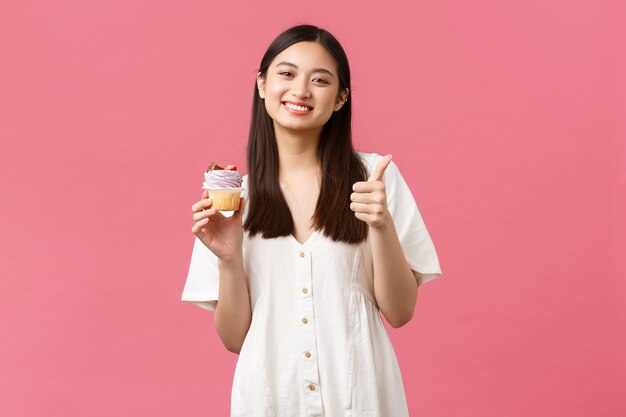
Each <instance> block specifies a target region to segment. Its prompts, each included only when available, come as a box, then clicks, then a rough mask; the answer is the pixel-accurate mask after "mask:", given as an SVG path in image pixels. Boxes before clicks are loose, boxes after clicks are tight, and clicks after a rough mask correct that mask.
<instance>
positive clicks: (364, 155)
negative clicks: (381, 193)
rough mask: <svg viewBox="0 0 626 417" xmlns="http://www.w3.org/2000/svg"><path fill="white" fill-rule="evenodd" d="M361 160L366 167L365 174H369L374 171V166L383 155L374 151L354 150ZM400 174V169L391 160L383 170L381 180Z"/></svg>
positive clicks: (387, 179) (386, 180)
mask: <svg viewBox="0 0 626 417" xmlns="http://www.w3.org/2000/svg"><path fill="white" fill-rule="evenodd" d="M356 153H357V154H358V155H359V157H360V158H361V160H362V161H363V162H364V163H365V166H366V168H367V175H368V176H369V175H371V174H372V172H374V168H376V165H378V162H379V161H380V160H381V159H382V157H383V155H381V154H379V153H376V152H364V151H356ZM399 175H400V171H399V170H398V167H397V165H396V164H395V162H394V161H393V159H392V160H391V162H390V163H389V166H388V167H387V169H386V170H385V174H384V175H383V182H385V183H387V182H388V181H389V180H393V179H395V178H396V177H397V176H399Z"/></svg>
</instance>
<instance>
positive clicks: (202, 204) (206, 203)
mask: <svg viewBox="0 0 626 417" xmlns="http://www.w3.org/2000/svg"><path fill="white" fill-rule="evenodd" d="M211 204H213V200H211V199H210V198H205V199H202V200H200V201H198V202H197V203H195V204H194V205H193V206H191V211H193V212H194V213H195V212H197V211H201V210H205V209H207V208H209V207H211Z"/></svg>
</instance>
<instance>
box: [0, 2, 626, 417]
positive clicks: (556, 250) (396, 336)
mask: <svg viewBox="0 0 626 417" xmlns="http://www.w3.org/2000/svg"><path fill="white" fill-rule="evenodd" d="M349 3H350V4H337V3H336V2H334V1H333V2H330V1H320V2H315V3H302V2H282V1H271V2H267V1H266V2H258V3H256V4H250V5H245V6H244V5H242V4H241V3H239V2H233V3H232V4H229V3H226V2H219V3H211V2H206V1H187V2H165V1H136V0H134V1H129V0H124V1H120V0H113V1H106V2H89V1H82V0H81V1H79V0H66V1H58V0H55V1H38V2H35V1H32V0H20V1H13V2H3V3H2V5H0V158H1V159H2V162H1V163H0V170H1V175H0V190H2V193H3V195H4V196H3V197H2V199H1V200H0V230H1V234H0V242H1V246H0V250H1V253H2V260H1V261H0V297H1V300H0V335H1V337H2V339H1V342H0V416H20V417H35V416H37V417H40V416H66V417H74V416H81V417H82V416H95V417H99V416H103V417H104V416H107V417H108V416H179V415H194V416H200V415H204V416H223V415H226V414H227V410H228V404H229V397H230V385H231V378H232V372H233V368H234V364H235V360H236V356H235V355H233V354H231V353H228V352H227V351H226V350H225V349H224V348H223V347H222V345H221V342H220V340H219V338H218V336H217V335H216V332H215V330H214V328H213V324H212V316H211V314H210V313H208V312H206V311H203V310H201V309H199V308H198V307H195V306H193V305H190V304H186V303H182V302H180V301H179V299H180V295H181V291H182V287H183V284H184V280H185V277H186V273H187V268H188V262H189V257H190V254H191V247H192V242H193V235H192V234H191V231H190V229H191V225H192V219H191V211H190V206H191V204H192V203H193V202H195V201H196V200H197V199H198V198H199V196H200V192H201V191H200V188H199V187H200V181H201V173H202V170H203V169H204V167H205V166H206V165H207V163H208V162H210V161H211V160H214V159H215V160H220V161H233V162H236V163H237V164H239V165H241V166H244V165H245V145H246V144H245V142H246V135H247V128H248V122H249V120H248V118H249V113H250V102H251V94H252V88H253V84H254V75H255V69H256V66H257V65H258V63H259V62H260V59H261V56H262V54H263V52H264V50H265V48H266V47H267V45H268V44H269V42H270V41H271V40H272V39H273V37H274V36H276V35H277V34H278V33H279V32H280V31H282V30H283V29H285V28H287V27H289V26H291V25H293V24H298V23H313V24H317V25H320V26H322V27H324V28H327V29H329V30H330V31H331V32H333V33H334V34H335V35H336V36H337V37H338V39H339V40H340V41H341V42H342V43H343V45H344V47H345V48H346V50H347V53H348V57H349V59H350V62H351V66H352V71H353V92H352V100H353V106H355V118H354V127H355V134H356V143H357V146H358V147H359V149H362V150H366V151H373V152H379V153H392V154H393V155H394V161H395V162H396V163H397V164H398V166H399V167H400V169H401V170H402V172H403V173H404V175H405V177H406V178H407V181H408V182H409V185H410V186H411V188H412V190H413V192H414V195H415V198H416V200H417V202H418V204H419V206H420V209H421V211H422V214H423V216H424V220H425V222H426V225H427V227H428V228H429V231H430V233H431V236H432V238H433V241H434V243H435V246H436V248H437V250H438V253H439V257H440V260H441V265H442V268H443V271H444V276H443V277H441V278H439V279H438V280H436V281H434V282H432V283H428V284H426V285H425V286H424V287H422V289H421V290H420V294H419V299H418V306H417V311H416V315H415V318H414V320H413V321H412V322H411V323H409V324H408V325H407V326H405V327H403V328H401V329H398V330H394V329H391V328H390V332H391V337H392V339H393V342H394V344H395V346H396V348H397V353H398V359H399V362H400V364H401V367H402V369H403V375H404V380H405V386H406V390H407V395H408V401H409V405H410V408H411V410H412V412H413V415H416V416H423V417H425V416H432V417H446V416H454V417H459V416H477V417H482V416H510V417H517V416H519V417H528V416H569V417H578V416H581V417H582V416H604V417H612V416H623V415H626V400H625V399H624V396H621V397H620V396H618V394H623V391H624V386H626V376H625V374H626V359H625V355H624V352H625V351H626V335H625V332H624V329H625V328H626V310H625V309H624V305H625V303H626V281H625V280H624V278H625V277H626V265H625V262H624V256H623V253H624V252H625V251H624V248H626V222H625V216H624V214H623V213H625V212H626V161H625V160H626V145H625V143H624V141H625V138H626V128H625V122H624V114H626V88H625V79H624V75H623V74H625V73H626V65H625V56H626V51H625V46H624V41H623V40H624V39H626V33H624V29H623V22H624V21H625V20H626V15H625V13H624V6H623V5H622V4H623V2H619V1H612V2H611V1H599V0H581V1H565V0H561V1H556V0H554V1H538V0H530V1H525V2H522V1H512V0H511V1H499V2H493V1H472V2H467V1H460V0H457V1H450V0H447V1H442V0H437V1H423V2H408V1H402V2H386V3H385V7H382V6H381V4H380V3H372V5H371V6H370V5H367V4H365V3H363V2H361V1H351V2H349ZM620 25H621V26H620Z"/></svg>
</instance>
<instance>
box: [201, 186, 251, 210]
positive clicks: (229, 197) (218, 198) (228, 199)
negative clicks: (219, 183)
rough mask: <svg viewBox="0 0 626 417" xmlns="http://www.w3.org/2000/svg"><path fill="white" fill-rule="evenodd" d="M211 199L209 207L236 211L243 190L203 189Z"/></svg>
mask: <svg viewBox="0 0 626 417" xmlns="http://www.w3.org/2000/svg"><path fill="white" fill-rule="evenodd" d="M205 190H207V191H208V192H209V198H211V200H212V203H211V207H212V208H215V209H217V210H226V211H230V210H237V209H238V208H239V198H240V197H241V191H242V190H243V188H208V189H207V188H205Z"/></svg>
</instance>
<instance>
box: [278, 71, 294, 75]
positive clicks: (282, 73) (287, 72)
mask: <svg viewBox="0 0 626 417" xmlns="http://www.w3.org/2000/svg"><path fill="white" fill-rule="evenodd" d="M278 74H279V75H284V74H287V76H289V75H291V73H290V72H289V71H283V72H279V73H278Z"/></svg>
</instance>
